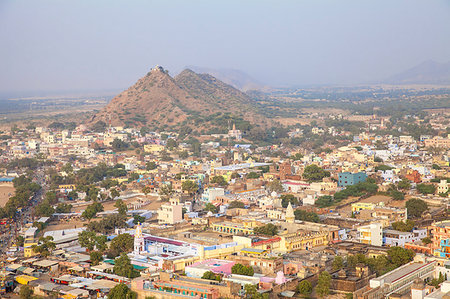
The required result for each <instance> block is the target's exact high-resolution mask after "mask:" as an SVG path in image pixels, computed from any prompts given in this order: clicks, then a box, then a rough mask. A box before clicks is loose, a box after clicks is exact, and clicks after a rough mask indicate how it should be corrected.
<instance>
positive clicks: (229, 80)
mask: <svg viewBox="0 0 450 299" xmlns="http://www.w3.org/2000/svg"><path fill="white" fill-rule="evenodd" d="M186 68H187V69H191V70H192V71H194V72H196V73H204V74H209V75H211V76H214V77H216V78H217V79H219V80H221V81H223V82H224V83H226V84H228V85H231V86H233V87H234V88H236V89H239V90H241V91H244V92H246V91H249V90H268V89H269V87H268V86H267V85H265V84H263V83H261V82H259V81H258V80H256V79H254V78H252V77H251V76H250V75H248V74H247V73H245V72H243V71H241V70H235V69H226V68H218V69H215V68H207V67H200V66H193V65H190V66H187V67H186Z"/></svg>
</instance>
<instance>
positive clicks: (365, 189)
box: [334, 178, 378, 202]
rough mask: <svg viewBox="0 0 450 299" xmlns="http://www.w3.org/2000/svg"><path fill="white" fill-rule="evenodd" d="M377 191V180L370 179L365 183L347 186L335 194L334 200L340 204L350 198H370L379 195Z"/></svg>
mask: <svg viewBox="0 0 450 299" xmlns="http://www.w3.org/2000/svg"><path fill="white" fill-rule="evenodd" d="M377 190H378V186H377V184H376V183H375V180H374V179H372V178H368V179H367V180H366V181H365V182H360V183H357V184H355V185H351V186H347V187H346V188H345V189H344V190H342V191H338V192H336V193H335V194H334V200H335V201H337V202H339V201H341V200H343V199H346V198H348V197H350V196H370V195H374V194H375V193H377Z"/></svg>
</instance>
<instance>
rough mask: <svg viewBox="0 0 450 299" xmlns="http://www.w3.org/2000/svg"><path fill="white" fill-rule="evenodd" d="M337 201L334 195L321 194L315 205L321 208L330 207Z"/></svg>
mask: <svg viewBox="0 0 450 299" xmlns="http://www.w3.org/2000/svg"><path fill="white" fill-rule="evenodd" d="M334 203H335V201H334V200H333V197H332V196H330V195H323V196H320V197H319V198H318V199H317V200H316V202H315V203H314V205H315V206H317V207H319V208H326V207H330V206H332V205H333V204H334Z"/></svg>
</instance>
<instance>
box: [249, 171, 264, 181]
mask: <svg viewBox="0 0 450 299" xmlns="http://www.w3.org/2000/svg"><path fill="white" fill-rule="evenodd" d="M260 176H261V175H260V174H259V173H257V172H254V171H252V172H249V174H247V179H259V177H260Z"/></svg>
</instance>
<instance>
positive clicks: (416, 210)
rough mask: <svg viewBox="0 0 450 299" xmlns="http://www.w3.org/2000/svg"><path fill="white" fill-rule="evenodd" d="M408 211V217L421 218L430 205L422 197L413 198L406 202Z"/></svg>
mask: <svg viewBox="0 0 450 299" xmlns="http://www.w3.org/2000/svg"><path fill="white" fill-rule="evenodd" d="M405 207H406V209H407V211H408V217H411V218H419V217H421V216H422V214H423V212H425V211H426V210H428V205H427V203H426V202H424V201H423V200H421V199H418V198H411V199H410V200H408V201H407V202H406V204H405Z"/></svg>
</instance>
